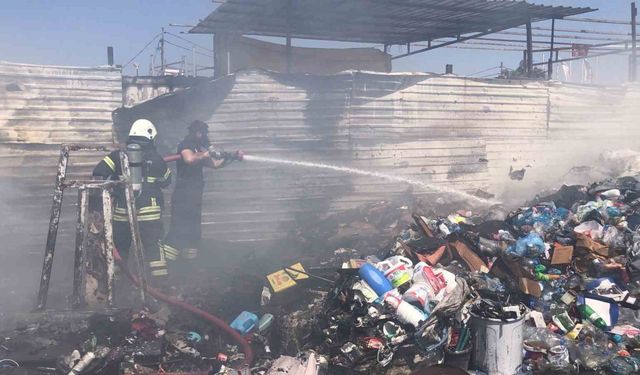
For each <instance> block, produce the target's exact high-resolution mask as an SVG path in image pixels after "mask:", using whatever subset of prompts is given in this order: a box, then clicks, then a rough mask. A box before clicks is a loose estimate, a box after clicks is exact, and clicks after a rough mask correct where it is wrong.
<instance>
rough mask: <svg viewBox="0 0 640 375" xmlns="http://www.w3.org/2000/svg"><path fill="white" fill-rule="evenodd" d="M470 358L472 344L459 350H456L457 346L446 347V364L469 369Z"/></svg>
mask: <svg viewBox="0 0 640 375" xmlns="http://www.w3.org/2000/svg"><path fill="white" fill-rule="evenodd" d="M470 360H471V345H469V346H468V347H467V348H466V349H463V350H461V351H459V352H456V351H455V348H449V347H445V348H444V364H445V365H447V366H452V367H457V368H459V369H462V370H468V369H469V361H470Z"/></svg>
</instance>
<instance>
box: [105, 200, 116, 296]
mask: <svg viewBox="0 0 640 375" xmlns="http://www.w3.org/2000/svg"><path fill="white" fill-rule="evenodd" d="M102 216H103V217H104V259H105V261H106V263H107V306H108V307H112V306H113V280H114V273H115V265H114V262H113V249H114V248H115V245H114V244H113V221H112V220H113V205H112V203H111V189H110V188H104V189H102Z"/></svg>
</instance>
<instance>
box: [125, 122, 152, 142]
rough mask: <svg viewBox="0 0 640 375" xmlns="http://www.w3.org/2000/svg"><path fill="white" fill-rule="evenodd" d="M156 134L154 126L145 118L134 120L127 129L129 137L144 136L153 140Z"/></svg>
mask: <svg viewBox="0 0 640 375" xmlns="http://www.w3.org/2000/svg"><path fill="white" fill-rule="evenodd" d="M156 135H158V131H157V130H156V127H155V126H153V123H152V122H151V121H149V120H146V119H139V120H136V121H135V122H134V123H133V125H131V129H130V130H129V137H144V138H147V139H148V140H150V141H153V139H154V138H155V137H156Z"/></svg>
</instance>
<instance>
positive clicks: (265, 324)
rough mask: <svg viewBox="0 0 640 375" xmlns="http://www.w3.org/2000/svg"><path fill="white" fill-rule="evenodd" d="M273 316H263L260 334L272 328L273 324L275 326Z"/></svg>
mask: <svg viewBox="0 0 640 375" xmlns="http://www.w3.org/2000/svg"><path fill="white" fill-rule="evenodd" d="M273 319H274V318H273V315H272V314H268V313H267V314H264V315H262V317H261V318H260V320H259V321H258V331H259V332H264V331H266V330H267V328H269V327H271V324H273Z"/></svg>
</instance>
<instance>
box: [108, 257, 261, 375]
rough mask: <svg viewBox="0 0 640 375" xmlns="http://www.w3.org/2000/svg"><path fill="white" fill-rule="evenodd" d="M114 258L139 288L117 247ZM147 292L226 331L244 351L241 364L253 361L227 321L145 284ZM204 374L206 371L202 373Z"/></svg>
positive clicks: (245, 344) (248, 351)
mask: <svg viewBox="0 0 640 375" xmlns="http://www.w3.org/2000/svg"><path fill="white" fill-rule="evenodd" d="M113 255H114V259H115V261H116V262H117V263H118V266H120V268H121V269H123V270H124V271H125V274H126V275H127V277H128V278H129V279H130V280H131V282H132V283H133V284H134V285H135V286H137V287H138V288H140V280H138V278H137V277H135V276H134V275H133V274H132V273H131V271H130V270H129V267H127V265H126V264H125V262H124V261H123V260H122V257H120V253H119V252H118V250H117V249H115V250H114V254H113ZM145 291H146V292H147V293H149V294H150V295H152V296H153V297H155V298H156V299H159V300H160V301H163V302H166V303H168V304H170V305H172V306H176V307H179V308H181V309H183V310H186V311H188V312H190V313H192V314H193V315H195V316H197V317H199V318H201V319H203V320H205V321H207V322H209V323H211V324H213V325H214V326H216V327H217V328H219V329H221V330H222V331H224V332H225V333H227V334H228V335H229V336H231V338H232V339H233V340H234V341H235V342H236V343H237V344H238V345H240V348H241V349H242V352H243V353H244V360H243V362H242V363H241V365H247V366H248V365H251V362H253V349H251V345H249V343H248V342H247V340H245V338H244V337H242V336H241V335H240V334H239V333H238V332H236V331H234V330H233V328H231V327H229V325H227V323H226V322H225V321H224V320H222V319H220V318H218V317H217V316H215V315H212V314H209V313H208V312H206V311H203V310H200V309H199V308H197V307H195V306H193V305H190V304H188V303H186V302H183V301H180V300H178V299H177V298H175V297H171V296H169V295H166V294H164V293H162V292H160V291H159V290H157V289H154V288H152V287H150V286H148V285H147V288H146V290H145ZM165 374H169V373H165ZM181 374H185V375H197V374H200V373H199V372H188V373H181ZM204 374H206V372H205V373H204Z"/></svg>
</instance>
